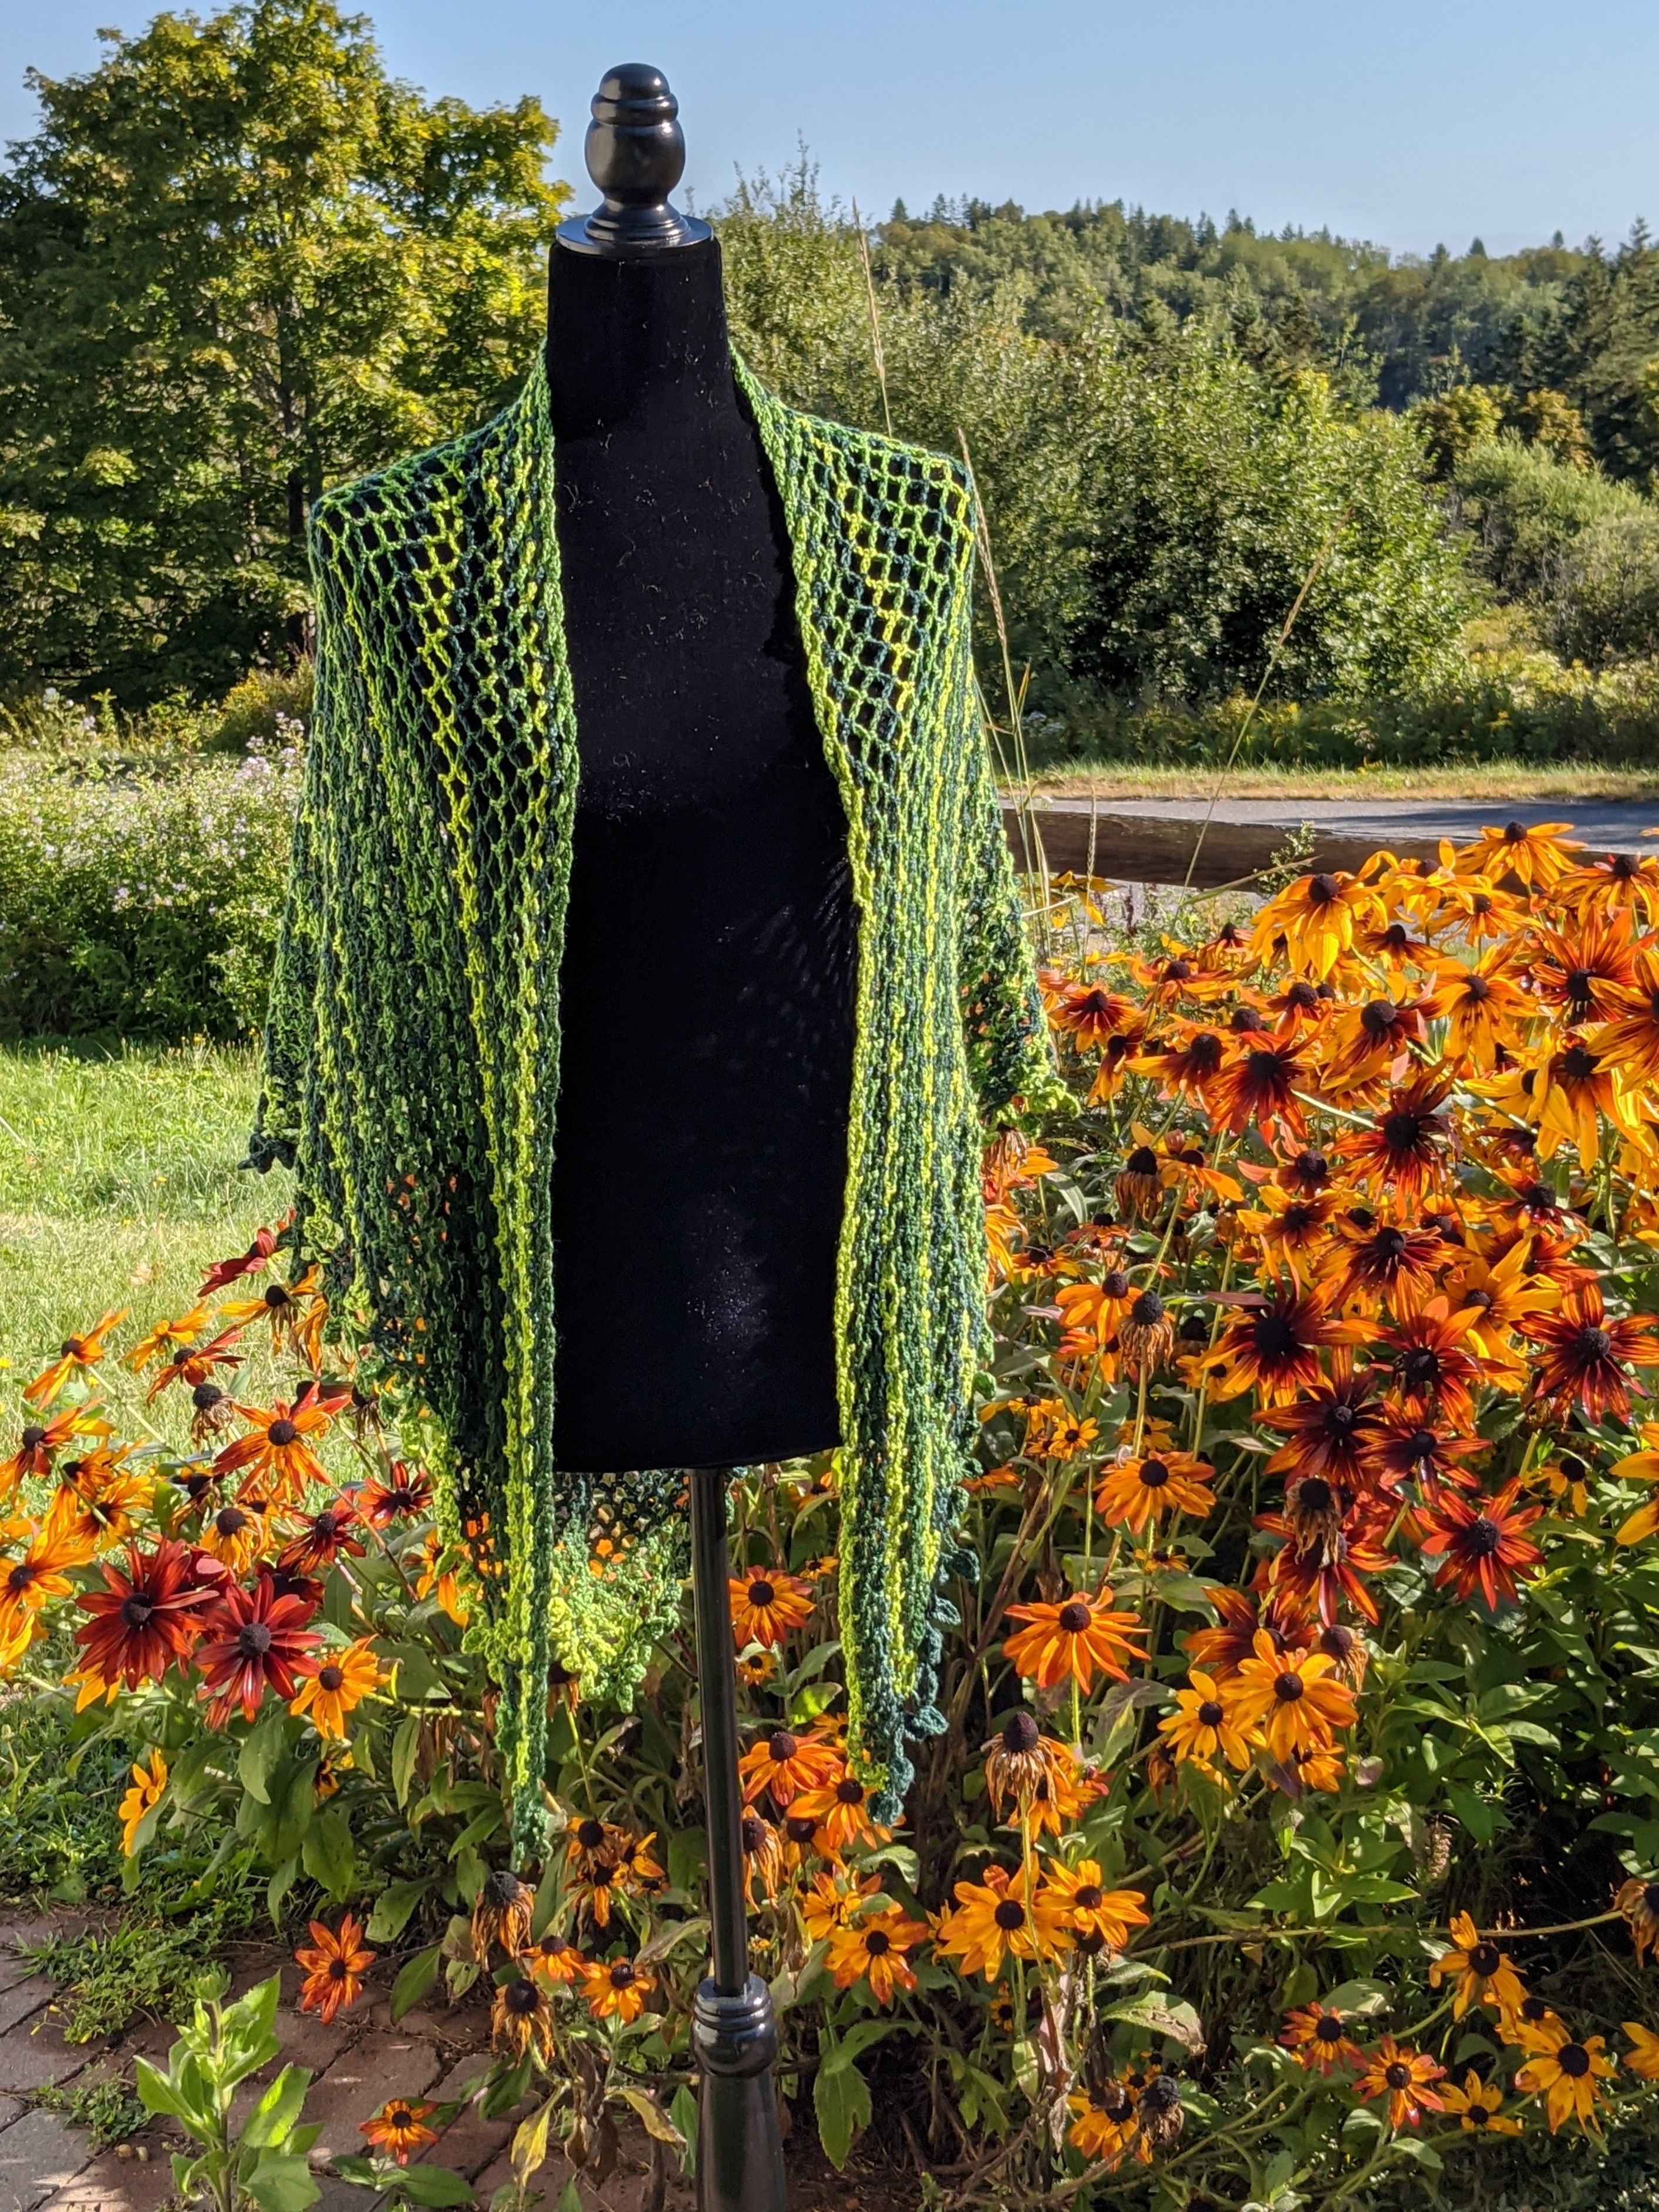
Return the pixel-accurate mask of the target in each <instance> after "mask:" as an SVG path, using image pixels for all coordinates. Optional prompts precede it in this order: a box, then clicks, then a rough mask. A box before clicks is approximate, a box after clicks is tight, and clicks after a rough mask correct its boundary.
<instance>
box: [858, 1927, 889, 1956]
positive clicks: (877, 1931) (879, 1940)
mask: <svg viewBox="0 0 1659 2212" xmlns="http://www.w3.org/2000/svg"><path fill="white" fill-rule="evenodd" d="M864 1948H865V1952H866V1955H867V1956H868V1957H870V1958H872V1959H879V1958H881V1957H882V1956H883V1954H884V1953H886V1952H888V1951H890V1950H891V1949H892V1948H893V1939H892V1937H891V1936H890V1935H889V1934H888V1933H887V1930H886V1929H884V1928H872V1929H870V1930H869V1931H868V1933H867V1934H866V1936H865V1939H864Z"/></svg>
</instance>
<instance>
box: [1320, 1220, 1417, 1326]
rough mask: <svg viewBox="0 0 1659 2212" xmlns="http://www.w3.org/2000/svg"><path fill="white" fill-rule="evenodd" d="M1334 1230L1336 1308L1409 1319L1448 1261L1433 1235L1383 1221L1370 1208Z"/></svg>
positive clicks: (1330, 1282) (1329, 1279)
mask: <svg viewBox="0 0 1659 2212" xmlns="http://www.w3.org/2000/svg"><path fill="white" fill-rule="evenodd" d="M1334 1228H1335V1230H1336V1233H1337V1237H1338V1238H1339V1240H1340V1242H1339V1243H1338V1245H1337V1248H1336V1249H1337V1253H1338V1254H1339V1255H1340V1257H1338V1258H1337V1259H1336V1260H1335V1261H1334V1267H1333V1271H1332V1273H1330V1274H1329V1275H1328V1277H1327V1278H1326V1282H1327V1284H1328V1288H1329V1291H1330V1294H1331V1297H1332V1300H1333V1302H1334V1304H1338V1305H1349V1304H1352V1305H1356V1306H1358V1307H1359V1308H1361V1309H1362V1310H1364V1312H1366V1313H1375V1312H1376V1310H1377V1309H1378V1308H1379V1307H1381V1306H1385V1305H1386V1306H1387V1307H1388V1309H1389V1311H1390V1312H1391V1313H1400V1314H1405V1313H1411V1312H1413V1311H1414V1310H1416V1308H1417V1307H1419V1305H1421V1304H1422V1303H1423V1301H1424V1300H1425V1298H1426V1297H1429V1296H1430V1295H1431V1292H1432V1291H1433V1288H1434V1284H1435V1279H1436V1277H1437V1273H1438V1270H1439V1268H1440V1266H1441V1263H1442V1261H1443V1257H1444V1250H1443V1246H1442V1244H1441V1242H1440V1239H1439V1237H1437V1235H1436V1234H1435V1232H1434V1231H1432V1230H1428V1229H1407V1228H1404V1227H1402V1226H1401V1225H1400V1224H1399V1223H1398V1222H1392V1221H1379V1220H1378V1219H1377V1218H1376V1215H1375V1214H1374V1213H1372V1212H1370V1208H1369V1207H1366V1206H1357V1207H1355V1208H1354V1209H1353V1211H1352V1212H1350V1213H1349V1214H1347V1215H1346V1217H1340V1218H1338V1219H1337V1221H1336V1222H1335V1223H1334Z"/></svg>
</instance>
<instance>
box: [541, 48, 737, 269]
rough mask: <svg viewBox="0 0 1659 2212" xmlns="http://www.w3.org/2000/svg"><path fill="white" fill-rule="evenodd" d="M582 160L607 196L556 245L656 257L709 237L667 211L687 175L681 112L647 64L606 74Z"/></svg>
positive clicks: (703, 226) (562, 228) (566, 225)
mask: <svg viewBox="0 0 1659 2212" xmlns="http://www.w3.org/2000/svg"><path fill="white" fill-rule="evenodd" d="M592 110H593V120H592V122H591V123H590V124H589V125H588V126H587V138H586V144H585V146H584V148H583V152H584V153H585V155H586V159H587V173H588V175H589V176H590V177H592V179H593V181H594V183H595V184H596V185H598V186H599V190H600V191H601V192H602V193H603V194H604V195H605V197H604V198H603V199H602V200H601V201H600V203H599V206H598V207H596V208H595V209H594V210H593V212H592V215H584V216H576V217H575V218H574V220H573V221H572V222H562V223H561V224H560V225H559V242H560V244H561V245H563V246H573V247H574V249H575V250H576V252H579V253H605V254H610V255H612V256H614V257H622V256H624V255H629V254H636V253H659V252H662V251H663V249H664V248H665V247H666V246H695V245H696V244H697V243H699V241H700V240H703V239H706V238H708V237H709V236H711V235H712V234H711V232H710V230H709V228H708V224H707V223H706V222H697V221H696V218H695V217H694V216H687V215H682V214H681V213H680V211H679V210H678V208H677V207H671V205H670V204H669V199H668V195H669V194H670V192H671V191H673V189H674V187H675V185H677V184H678V182H679V180H680V178H681V177H682V175H683V174H684V170H685V133H684V131H682V130H681V129H680V124H679V114H680V104H679V102H678V100H676V99H675V97H674V95H673V94H672V93H671V91H670V90H669V89H668V79H667V78H666V77H665V76H664V75H663V73H662V71H661V70H659V69H653V68H652V67H651V65H650V64H649V63H648V62H623V63H621V64H618V66H617V68H615V69H613V70H606V72H605V76H604V78H603V80H602V81H601V82H600V85H599V90H598V92H596V93H595V94H594V95H593V102H592Z"/></svg>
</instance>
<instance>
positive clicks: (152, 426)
mask: <svg viewBox="0 0 1659 2212" xmlns="http://www.w3.org/2000/svg"><path fill="white" fill-rule="evenodd" d="M104 35H105V37H106V41H107V45H108V49H109V50H108V52H106V56H105V58H104V59H103V61H102V62H101V63H100V66H99V67H98V68H97V69H95V70H92V71H90V72H88V74H87V75H85V76H79V77H71V78H67V79H64V80H59V81H52V80H48V79H46V78H45V77H43V76H40V75H39V74H38V73H36V74H33V75H32V76H31V82H32V84H33V88H34V90H35V92H36V94H37V95H38V97H39V99H40V104H41V106H42V109H43V111H44V113H43V120H42V127H41V129H40V132H39V134H38V135H37V136H36V137H33V138H32V139H29V140H27V141H26V142H24V143H21V145H18V146H15V147H14V148H13V149H11V161H10V165H9V170H8V171H7V173H4V174H3V175H0V549H3V558H0V686H4V685H6V684H11V685H14V686H15V685H16V684H20V683H21V682H24V681H34V682H39V681H40V680H42V679H47V680H52V681H55V682H58V683H59V684H65V685H76V686H80V687H82V688H83V689H84V688H86V687H88V686H90V685H93V684H106V685H107V686H108V687H109V688H110V689H111V690H112V691H113V692H114V694H115V696H117V698H118V700H120V701H121V702H123V703H131V704H136V703H138V702H143V701H144V700H147V699H151V698H155V697H156V696H161V695H163V694H166V693H167V692H170V691H175V690H177V691H185V692H188V693H191V694H196V695H201V694H205V693H211V692H217V691H221V690H224V689H225V688H226V687H227V686H228V684H231V683H233V682H234V681H235V680H236V678H238V677H239V676H240V674H241V673H242V672H243V671H244V670H245V669H246V667H247V666H248V665H249V664H250V663H252V662H254V661H257V660H260V659H271V658H274V657H279V656H281V655H282V654H283V653H284V651H287V652H292V651H293V650H295V649H296V648H297V647H300V646H301V645H302V644H303V641H304V625H305V609H306V605H307V584H306V576H305V561H304V550H303V544H302V539H303V532H304V524H305V515H306V510H307V506H308V504H309V502H310V501H311V500H312V499H313V498H314V497H315V496H316V495H317V494H318V493H319V491H320V490H321V489H323V487H324V486H325V484H327V483H331V482H337V481H338V480H340V479H341V478H343V477H349V476H351V475H354V474H356V473H357V472H359V471H362V470H364V469H366V468H370V467H374V466H375V465H378V464H380V462H382V461H384V460H386V459H389V458H390V457H391V456H392V455H393V454H395V453H400V452H406V451H408V450H409V449H410V447H422V446H425V445H428V444H431V443H433V442H435V441H436V440H438V439H439V438H441V437H443V436H445V435H450V434H452V433H453V432H454V431H456V430H459V429H462V428H466V427H467V426H468V425H469V424H471V422H475V421H477V420H479V419H482V417H483V416H484V415H486V414H487V413H489V411H490V410H493V409H494V408H495V407H496V406H498V405H499V404H501V402H502V400H503V399H504V398H506V397H507V395H508V393H509V392H510V391H511V389H512V388H513V385H514V383H515V380H517V378H518V377H519V376H520V374H521V373H522V371H523V368H524V366H525V363H526V359H527V358H528V357H529V356H530V354H531V353H532V349H533V348H534V347H535V345H536V343H537V342H538V333H539V331H540V327H541V316H542V307H541V301H542V278H541V264H540V255H541V250H542V249H543V247H544V246H545V244H546V243H547V241H548V240H549V238H550V234H551V232H552V229H553V227H554V225H555V223H556V220H557V217H558V213H559V210H560V206H561V204H562V199H563V197H564V196H565V188H564V187H563V186H562V185H551V184H550V183H548V182H547V181H546V179H545V177H544V165H545V162H546V159H547V155H548V153H549V150H550V148H551V146H552V144H553V142H554V137H555V134H556V125H554V124H553V123H552V122H551V121H550V118H548V117H547V116H546V115H545V114H544V112H543V110H542V108H541V106H539V104H538V102H537V101H536V100H533V99H528V98H526V99H524V100H520V101H519V102H518V103H517V104H516V105H515V106H512V107H496V108H486V109H474V108H470V107H467V106H464V105H463V104H462V103H461V102H460V101H459V100H447V99H441V100H427V99H426V98H425V97H424V96H423V95H422V94H421V93H419V92H418V91H416V89H415V88H412V87H410V86H408V85H405V84H402V83H399V82H396V81H395V80H393V79H392V78H390V77H389V76H387V75H386V70H385V69H384V67H383V65H382V63H381V60H380V55H379V53H378V52H377V51H376V49H375V46H374V42H373V40H372V39H371V37H370V34H369V30H368V25H367V23H366V21H364V20H363V19H362V17H356V16H348V15H343V14H342V13H341V12H340V11H339V10H338V9H337V8H336V7H334V6H333V5H331V0H246V4H240V5H236V6H233V7H230V8H228V9H224V10H223V11H222V13H220V14H217V15H211V16H209V17H207V18H205V19H198V18H197V17H195V16H192V15H159V16H157V17H156V18H155V21H153V22H152V23H151V24H150V26H149V28H148V29H147V30H146V31H145V32H144V33H143V34H142V35H141V36H138V37H136V38H131V39H126V38H122V37H120V36H118V34H115V33H105V34H104Z"/></svg>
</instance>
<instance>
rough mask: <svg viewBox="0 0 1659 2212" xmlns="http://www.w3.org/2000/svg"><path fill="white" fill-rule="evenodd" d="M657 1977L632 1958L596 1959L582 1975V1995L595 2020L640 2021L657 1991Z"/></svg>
mask: <svg viewBox="0 0 1659 2212" xmlns="http://www.w3.org/2000/svg"><path fill="white" fill-rule="evenodd" d="M656 1986H657V1984H656V1981H655V1979H654V1978H653V1976H652V1975H651V1974H649V1973H647V1972H646V1971H645V1970H644V1968H642V1967H641V1966H635V1963H634V1961H633V1960H632V1959H596V1960H594V1961H593V1962H592V1965H591V1966H589V1967H588V1969H587V1971H586V1973H585V1974H584V1975H583V1976H582V1988H581V1993H582V1995H583V1996H584V1997H586V2000H587V2009H588V2010H589V2012H590V2013H592V2015H593V2017H594V2019H595V2020H614V2021H622V2022H626V2021H630V2020H637V2019H638V2018H639V2016H640V2015H641V2013H642V2012H643V2011H644V2010H645V2007H646V2001H647V1998H648V1997H649V1996H651V1995H652V1993H653V1991H654V1990H655V1989H656Z"/></svg>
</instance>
